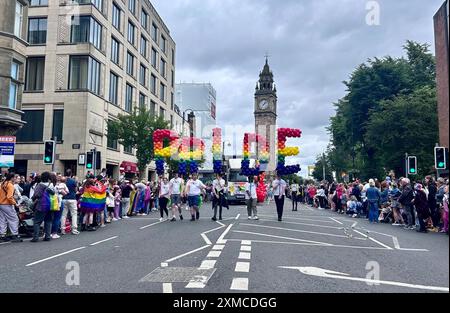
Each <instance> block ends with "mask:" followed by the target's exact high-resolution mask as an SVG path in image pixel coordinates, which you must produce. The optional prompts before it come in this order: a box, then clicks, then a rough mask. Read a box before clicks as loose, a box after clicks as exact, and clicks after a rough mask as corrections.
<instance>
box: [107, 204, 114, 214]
mask: <svg viewBox="0 0 450 313" xmlns="http://www.w3.org/2000/svg"><path fill="white" fill-rule="evenodd" d="M114 209H115V207H113V206H109V207H107V211H108V213H114Z"/></svg>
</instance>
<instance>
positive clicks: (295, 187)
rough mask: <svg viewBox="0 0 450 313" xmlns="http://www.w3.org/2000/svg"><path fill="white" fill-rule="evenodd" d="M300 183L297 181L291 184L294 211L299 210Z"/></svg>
mask: <svg viewBox="0 0 450 313" xmlns="http://www.w3.org/2000/svg"><path fill="white" fill-rule="evenodd" d="M299 188H300V187H299V185H298V184H297V183H293V184H292V185H291V199H292V211H298V190H299Z"/></svg>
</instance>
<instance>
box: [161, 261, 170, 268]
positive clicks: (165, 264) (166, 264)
mask: <svg viewBox="0 0 450 313" xmlns="http://www.w3.org/2000/svg"><path fill="white" fill-rule="evenodd" d="M161 267H169V263H164V262H163V263H161Z"/></svg>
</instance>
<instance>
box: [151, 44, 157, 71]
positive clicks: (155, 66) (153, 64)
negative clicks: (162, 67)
mask: <svg viewBox="0 0 450 313" xmlns="http://www.w3.org/2000/svg"><path fill="white" fill-rule="evenodd" d="M157 60H158V52H157V51H156V49H155V48H152V66H153V67H154V68H155V69H156V68H157V66H158V65H157V62H158V61H157Z"/></svg>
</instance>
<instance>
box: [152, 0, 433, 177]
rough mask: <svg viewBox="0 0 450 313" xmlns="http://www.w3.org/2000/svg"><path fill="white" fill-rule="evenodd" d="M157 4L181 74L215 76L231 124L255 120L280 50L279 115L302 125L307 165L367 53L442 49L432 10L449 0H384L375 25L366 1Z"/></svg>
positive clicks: (224, 119) (223, 120) (223, 114)
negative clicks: (417, 45)
mask: <svg viewBox="0 0 450 313" xmlns="http://www.w3.org/2000/svg"><path fill="white" fill-rule="evenodd" d="M152 2H153V4H154V5H155V7H156V9H157V11H158V12H159V14H160V15H161V17H162V18H163V20H164V21H165V23H166V24H167V26H168V27H169V29H170V30H171V35H172V37H173V38H174V40H175V42H176V44H177V63H176V75H177V79H176V80H177V82H181V81H185V82H191V81H195V82H210V83H212V84H213V86H214V87H215V89H216V90H217V112H218V124H219V126H221V127H222V128H224V129H225V128H226V126H227V125H228V126H230V125H233V126H234V125H241V126H242V127H246V128H247V129H248V128H251V127H253V124H254V119H253V109H254V88H255V84H256V81H257V80H258V75H259V71H261V69H262V67H263V65H264V55H265V53H266V52H268V53H269V54H270V55H271V57H270V66H271V69H272V70H273V72H274V76H275V83H276V85H277V89H278V108H279V111H278V115H279V119H278V123H279V124H280V125H281V126H283V127H296V128H301V129H302V130H303V134H304V136H303V138H302V139H301V140H299V141H296V143H298V144H299V145H300V147H301V155H300V156H299V157H298V159H297V160H298V161H300V162H301V165H302V167H303V168H304V169H305V170H306V168H307V165H310V164H313V163H314V160H315V158H316V156H317V155H318V154H320V153H322V152H323V151H324V150H325V149H326V146H327V144H328V142H329V137H328V134H327V132H326V129H325V128H326V126H328V124H329V119H330V117H331V116H333V114H334V109H333V102H336V101H337V100H338V99H339V98H341V97H343V96H344V95H345V86H344V85H343V84H342V81H344V80H347V79H348V77H349V76H350V74H351V72H352V71H353V69H354V68H355V67H356V66H358V65H359V64H360V63H362V62H365V61H366V60H367V59H368V58H372V57H375V56H378V57H383V56H386V55H392V56H401V55H403V51H402V45H403V44H404V43H405V41H406V40H407V39H411V40H415V41H419V42H422V43H423V42H426V43H429V44H431V45H432V51H434V37H433V15H434V14H435V12H436V11H437V9H438V8H439V7H440V5H441V4H442V0H427V1H423V0H396V1H393V0H379V1H378V3H379V4H380V22H381V24H380V25H379V26H368V25H367V24H366V14H367V13H368V12H367V11H366V3H367V2H368V1H365V0H342V1H341V0H340V1H335V0H323V1H316V0H302V1H300V0H283V1H276V0H223V1H220V0H170V1H167V0H154V1H152ZM234 128H236V127H234ZM237 129H239V128H237ZM243 131H244V130H242V129H241V130H239V132H243ZM237 138H238V139H237V142H238V147H240V146H241V144H240V142H241V140H242V136H241V135H240V134H238V136H237ZM239 150H240V149H239ZM303 173H305V172H303Z"/></svg>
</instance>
